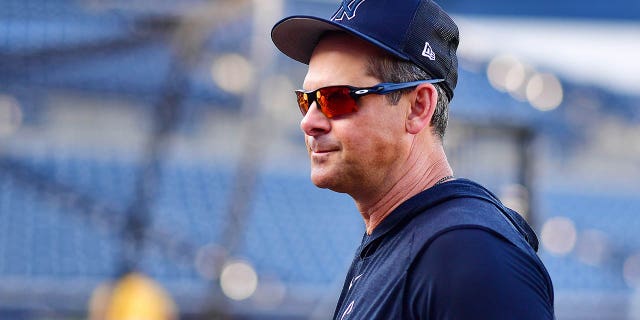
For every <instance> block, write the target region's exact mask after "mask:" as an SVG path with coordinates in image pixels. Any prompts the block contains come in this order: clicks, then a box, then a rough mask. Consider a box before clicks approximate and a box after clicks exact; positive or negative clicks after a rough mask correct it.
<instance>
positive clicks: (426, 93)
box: [406, 83, 438, 134]
mask: <svg viewBox="0 0 640 320" xmlns="http://www.w3.org/2000/svg"><path fill="white" fill-rule="evenodd" d="M413 93H414V94H413V95H410V97H411V98H412V100H411V101H410V102H411V109H410V110H409V114H408V115H407V121H406V128H407V132H409V133H411V134H418V133H420V132H421V131H422V130H424V129H425V128H429V125H430V124H431V118H432V117H433V113H434V112H435V110H436V104H437V102H438V91H437V90H436V87H434V86H433V85H432V84H430V83H423V84H421V85H419V86H418V87H416V88H415V89H414V92H413Z"/></svg>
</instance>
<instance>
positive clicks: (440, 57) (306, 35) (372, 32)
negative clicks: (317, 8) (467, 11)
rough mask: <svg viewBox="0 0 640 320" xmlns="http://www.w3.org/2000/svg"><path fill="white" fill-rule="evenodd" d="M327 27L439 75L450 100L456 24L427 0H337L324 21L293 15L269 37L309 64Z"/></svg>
mask: <svg viewBox="0 0 640 320" xmlns="http://www.w3.org/2000/svg"><path fill="white" fill-rule="evenodd" d="M328 31H344V32H346V33H349V34H351V35H353V36H356V37H359V38H361V39H364V40H366V41H368V42H369V43H372V44H373V45H375V46H377V47H380V48H382V49H384V50H385V51H387V52H389V53H391V54H392V55H394V56H396V57H398V58H400V59H403V60H406V61H411V62H413V63H414V64H416V65H417V66H418V67H419V68H420V69H422V70H424V71H426V72H427V73H428V74H429V75H431V76H432V77H433V78H442V79H444V82H443V84H444V89H445V92H446V93H447V96H448V97H449V100H451V98H453V90H454V89H455V87H456V83H457V82H458V58H457V56H456V50H457V48H458V42H459V33H458V27H457V26H456V24H455V22H453V20H452V19H451V17H449V15H448V14H447V13H446V12H444V10H442V8H440V6H438V5H437V4H436V3H435V2H433V1H432V0H343V1H342V2H341V3H340V4H339V6H338V10H337V11H336V12H335V13H334V14H333V15H331V16H330V17H329V18H328V19H325V18H320V17H315V16H308V15H296V16H291V17H287V18H284V19H282V20H280V21H279V22H278V23H276V24H275V26H274V27H273V29H272V30H271V39H272V40H273V43H274V44H275V45H276V47H278V49H279V50H280V51H282V52H283V53H284V54H286V55H287V56H289V57H290V58H292V59H294V60H297V61H300V62H302V63H305V64H309V60H310V59H311V54H312V53H313V49H314V48H315V47H316V45H317V44H318V42H319V41H320V38H321V37H322V35H323V34H324V33H325V32H328Z"/></svg>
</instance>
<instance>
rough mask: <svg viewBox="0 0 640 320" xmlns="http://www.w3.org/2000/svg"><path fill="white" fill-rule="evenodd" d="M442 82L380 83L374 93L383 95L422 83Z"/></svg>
mask: <svg viewBox="0 0 640 320" xmlns="http://www.w3.org/2000/svg"><path fill="white" fill-rule="evenodd" d="M442 81H444V79H428V80H418V81H411V82H403V83H381V84H379V85H377V86H376V88H377V89H378V91H377V92H376V93H379V94H383V93H387V92H392V91H397V90H401V89H406V88H411V87H415V86H417V85H420V84H423V83H437V82H442Z"/></svg>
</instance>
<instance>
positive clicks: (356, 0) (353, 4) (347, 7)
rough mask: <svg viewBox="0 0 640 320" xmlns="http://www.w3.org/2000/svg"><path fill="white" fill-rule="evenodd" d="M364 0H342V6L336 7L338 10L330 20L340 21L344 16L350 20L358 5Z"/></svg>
mask: <svg viewBox="0 0 640 320" xmlns="http://www.w3.org/2000/svg"><path fill="white" fill-rule="evenodd" d="M365 1H366V0H342V6H340V8H338V11H336V13H335V14H334V15H333V17H331V20H332V21H342V19H344V18H345V17H346V18H347V20H351V19H353V18H354V17H355V16H356V11H357V10H358V7H359V6H360V5H361V4H362V3H363V2H365Z"/></svg>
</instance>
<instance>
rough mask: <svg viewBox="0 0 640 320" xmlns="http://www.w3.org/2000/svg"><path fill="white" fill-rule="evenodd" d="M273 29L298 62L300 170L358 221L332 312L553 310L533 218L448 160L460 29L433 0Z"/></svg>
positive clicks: (543, 313) (382, 315) (358, 9)
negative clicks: (348, 205)
mask: <svg viewBox="0 0 640 320" xmlns="http://www.w3.org/2000/svg"><path fill="white" fill-rule="evenodd" d="M272 39H273V41H274V43H275V44H276V46H277V47H278V48H279V49H280V50H281V51H282V52H283V53H285V54H286V55H288V56H289V57H291V58H293V59H295V60H298V61H300V62H303V63H307V64H308V65H309V69H308V72H307V75H306V77H305V80H304V85H303V88H304V89H303V90H298V91H296V95H297V98H298V104H299V107H300V110H301V111H302V114H303V118H302V121H301V124H300V127H301V129H302V131H304V134H305V142H306V145H307V149H308V152H309V156H310V161H311V180H312V181H313V183H314V184H315V185H316V186H318V187H321V188H328V189H331V190H333V191H336V192H343V193H347V194H349V195H350V196H351V197H352V198H353V199H354V200H355V203H356V206H357V208H358V210H359V211H360V213H361V215H362V217H363V218H364V222H365V226H366V233H365V235H364V238H363V240H362V244H361V246H360V247H359V248H358V251H357V253H356V256H355V258H354V260H353V263H352V265H351V268H350V270H349V272H348V274H347V277H346V280H345V283H344V287H343V289H342V293H341V295H340V298H339V301H338V305H337V307H336V310H335V313H334V319H493V320H495V319H553V318H554V315H553V313H554V311H553V288H552V284H551V280H550V278H549V275H548V273H547V271H546V269H545V267H544V265H543V264H542V262H541V261H540V260H539V259H538V257H537V255H536V253H535V251H536V250H537V245H538V244H537V238H536V236H535V234H534V233H533V231H532V230H531V228H530V227H529V226H528V225H527V224H526V222H525V221H524V220H523V219H522V218H521V217H520V216H519V215H518V214H517V213H515V212H513V211H511V210H510V209H507V208H506V207H504V206H503V205H502V204H501V203H500V201H499V200H498V199H497V198H496V197H495V196H494V195H493V194H492V193H491V192H489V191H487V190H486V189H484V188H483V187H481V186H480V185H478V184H476V183H473V182H471V181H469V180H466V179H455V178H453V173H452V172H453V171H452V169H451V167H450V166H449V163H448V162H447V158H446V155H445V152H444V149H443V145H442V139H443V136H444V132H445V128H446V124H447V113H448V103H449V101H450V100H451V98H452V97H453V92H454V89H455V86H456V82H457V58H456V49H457V46H458V29H457V27H456V25H455V23H454V22H453V20H451V18H449V16H448V15H447V14H446V13H445V12H444V11H443V10H442V9H441V8H440V7H439V6H438V5H436V4H435V3H434V2H433V1H431V0H402V1H392V0H360V1H355V0H351V1H347V0H344V1H343V2H342V3H341V4H340V6H339V8H338V11H336V12H335V13H334V14H333V15H332V16H331V18H330V19H328V20H325V19H322V18H319V17H312V16H293V17H289V18H285V19H284V20H282V21H280V22H278V23H277V24H276V25H275V26H274V28H273V30H272Z"/></svg>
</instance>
